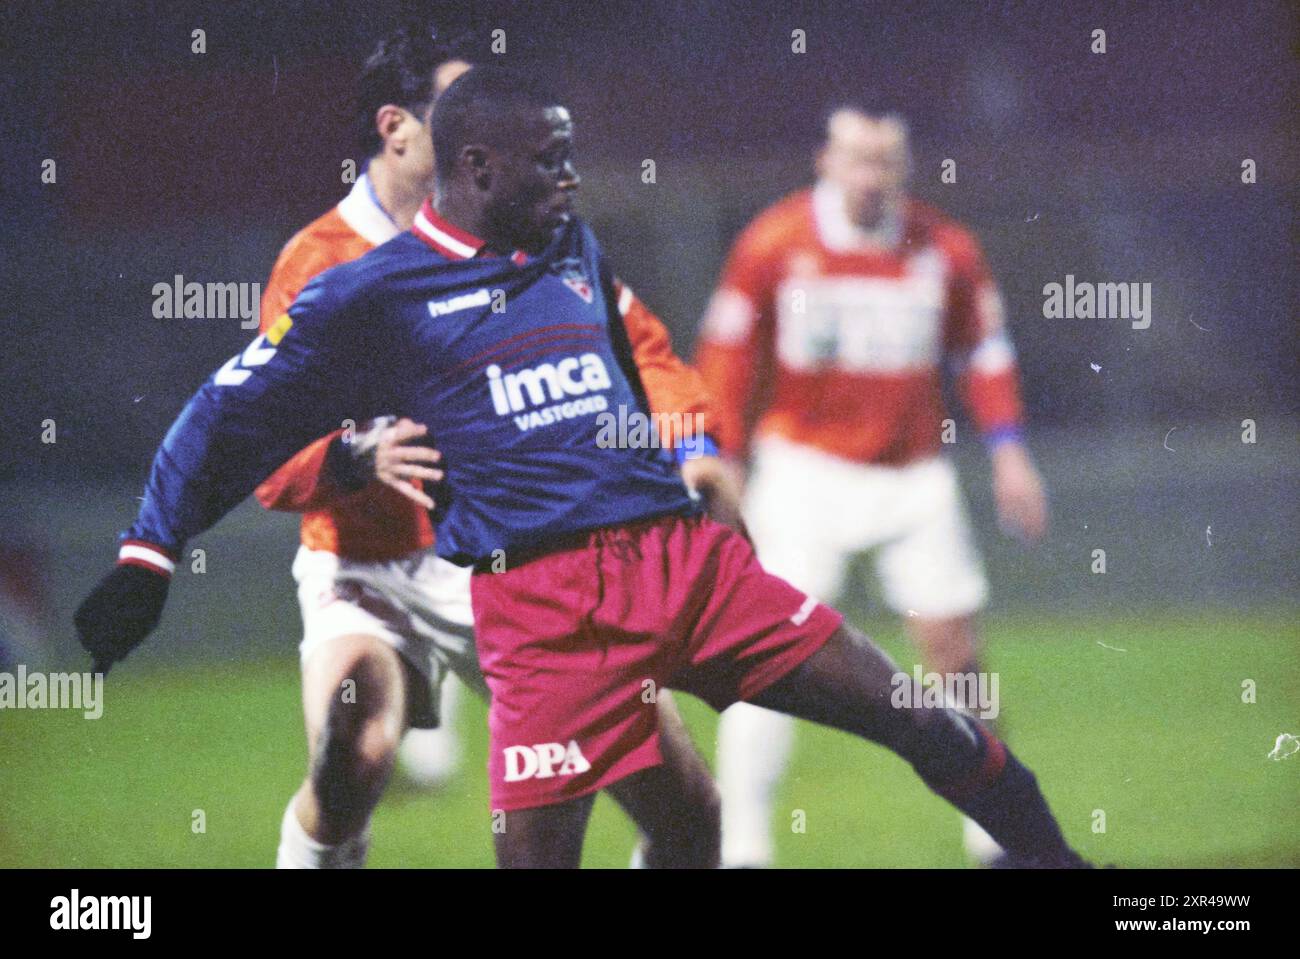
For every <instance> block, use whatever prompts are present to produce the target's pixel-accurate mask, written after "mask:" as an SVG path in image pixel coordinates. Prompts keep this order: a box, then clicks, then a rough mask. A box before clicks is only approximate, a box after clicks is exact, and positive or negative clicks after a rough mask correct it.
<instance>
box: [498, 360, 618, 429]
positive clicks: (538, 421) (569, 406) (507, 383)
mask: <svg viewBox="0 0 1300 959" xmlns="http://www.w3.org/2000/svg"><path fill="white" fill-rule="evenodd" d="M485 372H486V373H487V379H488V391H489V392H490V393H491V394H492V408H493V409H495V410H496V412H497V415H498V416H509V415H510V414H512V413H514V414H519V415H516V416H515V417H514V420H515V425H516V426H518V427H519V429H520V431H521V432H522V431H524V430H530V429H533V428H534V427H538V426H550V425H551V424H552V423H556V422H559V421H560V420H568V419H573V418H574V417H577V416H587V415H589V414H591V413H599V412H601V411H602V410H605V409H607V408H608V407H609V401H608V400H607V399H606V398H605V397H603V396H587V395H586V394H588V393H592V392H595V391H598V390H607V389H609V388H610V386H611V385H612V384H611V383H610V380H609V371H608V370H606V369H605V363H604V361H603V360H602V359H601V358H600V357H599V356H597V355H596V354H595V353H583V354H582V355H581V356H576V357H575V356H566V357H565V358H564V359H562V360H560V361H559V362H558V363H542V364H541V365H540V366H534V367H532V368H531V369H522V370H516V371H515V372H513V373H503V372H502V371H501V367H499V366H497V364H495V363H493V364H492V365H491V366H489V367H488V368H487V370H486V371H485ZM574 396H581V397H585V398H584V399H579V400H570V399H568V398H569V397H574ZM557 400H558V401H560V402H556V401H557ZM548 401H549V402H550V403H552V404H553V405H550V406H542V404H544V403H547V402H548ZM529 406H534V407H539V406H541V407H542V408H541V409H534V410H531V411H528V412H525V410H527V408H528V407H529Z"/></svg>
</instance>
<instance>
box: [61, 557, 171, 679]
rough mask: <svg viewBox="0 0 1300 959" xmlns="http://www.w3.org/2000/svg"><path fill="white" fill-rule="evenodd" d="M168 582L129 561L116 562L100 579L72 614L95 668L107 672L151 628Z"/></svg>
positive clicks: (166, 578)
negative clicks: (113, 567) (109, 571)
mask: <svg viewBox="0 0 1300 959" xmlns="http://www.w3.org/2000/svg"><path fill="white" fill-rule="evenodd" d="M170 583H171V580H170V578H169V577H167V576H166V575H164V574H163V573H162V572H153V571H152V570H151V569H146V568H145V567H143V566H136V565H133V564H129V563H123V564H120V565H118V566H117V567H116V568H115V569H114V570H113V571H112V572H111V573H109V574H108V575H107V576H105V577H104V578H103V579H102V580H100V583H99V585H98V586H96V587H95V589H94V590H93V591H92V592H91V594H90V595H89V596H87V597H86V599H85V601H84V602H82V604H81V605H80V606H78V607H77V613H76V616H74V617H73V621H74V622H75V623H76V624H77V636H78V638H79V639H80V640H81V645H82V646H84V647H85V648H86V651H87V652H89V653H90V655H91V657H92V659H93V663H94V665H93V667H92V670H93V671H94V672H97V673H99V672H103V673H107V672H108V669H109V667H110V666H112V665H113V664H114V663H115V662H117V661H118V660H119V659H124V658H125V657H126V655H127V653H129V652H131V650H133V649H135V648H136V647H137V646H139V645H140V643H141V642H142V641H143V640H144V638H145V637H146V636H148V635H149V634H150V633H151V632H153V629H154V627H155V626H157V625H158V620H159V618H160V617H161V616H162V611H163V604H164V603H166V602H167V587H168V586H169V585H170Z"/></svg>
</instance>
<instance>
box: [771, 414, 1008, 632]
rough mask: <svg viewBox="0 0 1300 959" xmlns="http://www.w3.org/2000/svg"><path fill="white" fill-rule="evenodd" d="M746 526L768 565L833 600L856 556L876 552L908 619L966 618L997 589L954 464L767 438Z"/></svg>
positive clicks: (886, 583)
mask: <svg viewBox="0 0 1300 959" xmlns="http://www.w3.org/2000/svg"><path fill="white" fill-rule="evenodd" d="M745 522H746V525H747V526H748V527H749V531H750V534H751V536H752V537H753V540H754V546H755V548H756V549H757V551H758V557H759V560H760V561H761V562H762V564H763V567H764V568H765V569H767V570H769V571H771V572H773V573H775V574H776V575H778V576H780V577H782V578H783V579H785V580H788V581H789V582H790V583H791V584H792V585H794V586H796V587H798V588H799V589H802V590H803V591H804V592H806V593H808V594H809V595H812V596H816V597H817V598H819V599H822V600H826V601H833V600H834V599H835V598H836V597H837V596H838V595H839V593H840V591H841V589H843V587H844V574H845V571H846V570H847V568H848V566H849V563H850V561H851V560H852V559H853V557H854V555H855V554H857V553H861V552H863V551H866V550H874V551H875V553H876V555H875V562H876V573H877V575H878V576H879V577H880V583H881V587H882V589H883V591H884V595H885V601H886V602H887V603H888V604H889V605H890V607H892V608H893V609H894V610H895V611H896V612H898V613H900V614H902V615H913V616H919V617H923V618H927V619H945V618H948V617H953V616H965V615H968V614H970V613H973V612H975V611H976V610H978V609H979V608H980V607H981V606H983V605H984V602H985V600H986V599H987V596H988V584H987V582H986V580H985V578H984V570H983V566H982V564H981V563H980V558H979V553H978V552H977V551H976V549H975V544H974V541H973V539H972V537H971V531H970V525H969V523H968V522H967V520H966V510H965V507H964V506H963V503H962V495H961V489H960V487H959V486H958V485H957V471H956V469H955V468H954V467H953V465H952V463H951V462H949V461H948V460H947V459H946V458H944V457H940V456H936V457H933V458H931V459H926V460H921V461H919V462H916V463H909V464H907V465H906V466H876V465H870V464H862V463H854V462H851V461H849V460H845V459H841V458H840V457H838V456H833V455H831V454H830V453H824V452H822V451H821V450H817V449H813V448H812V447H808V446H803V445H801V444H797V443H792V442H790V441H789V440H786V439H782V438H779V437H773V436H768V437H763V438H760V439H759V440H758V441H757V443H756V445H755V450H754V469H753V473H752V475H751V478H750V482H749V489H748V492H747V494H746V498H745Z"/></svg>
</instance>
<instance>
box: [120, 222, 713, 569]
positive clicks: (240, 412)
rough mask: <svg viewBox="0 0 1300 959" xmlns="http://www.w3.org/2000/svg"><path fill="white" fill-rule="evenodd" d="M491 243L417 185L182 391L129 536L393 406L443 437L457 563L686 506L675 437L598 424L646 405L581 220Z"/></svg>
mask: <svg viewBox="0 0 1300 959" xmlns="http://www.w3.org/2000/svg"><path fill="white" fill-rule="evenodd" d="M484 253H485V251H484V250H483V249H482V243H481V241H477V240H475V239H474V238H473V237H470V236H468V235H467V234H464V233H463V232H461V231H458V230H456V229H455V228H454V227H452V226H451V225H450V224H447V223H446V222H445V221H441V220H440V219H438V218H437V216H436V214H434V213H433V211H432V209H431V207H430V206H429V205H427V204H426V207H425V209H424V211H422V213H421V215H420V217H418V218H417V221H416V228H415V229H414V230H413V231H411V232H409V233H403V234H401V235H399V236H398V237H396V238H395V239H393V240H391V241H389V242H388V243H385V244H383V245H382V246H379V247H376V248H375V249H374V250H372V251H371V252H370V253H368V254H366V255H365V256H363V257H361V258H360V259H357V260H354V261H352V262H350V263H345V264H343V265H341V266H337V267H335V268H333V269H331V270H328V271H326V272H325V273H323V274H321V275H320V276H319V277H317V278H316V279H315V280H313V281H312V282H311V283H310V284H308V286H307V287H306V288H305V289H304V290H303V291H302V293H301V295H299V297H298V299H297V300H295V301H294V303H293V305H292V306H290V308H289V311H288V313H287V314H286V315H285V316H283V317H280V318H279V320H278V321H277V322H276V323H275V324H274V325H273V326H272V327H271V328H269V329H268V330H267V332H266V333H265V334H263V335H262V336H259V337H257V339H255V340H254V341H253V342H252V343H251V344H250V345H249V346H248V348H247V349H245V350H244V351H243V353H241V354H240V355H239V356H236V357H234V358H233V359H231V360H230V361H229V362H228V363H226V364H225V365H224V366H222V367H221V369H219V370H218V371H217V372H216V373H215V374H214V375H213V376H212V377H211V378H210V379H209V380H208V381H207V382H206V383H205V384H204V385H203V387H202V388H201V389H200V390H199V391H198V393H197V394H195V396H194V397H193V398H192V399H191V400H190V402H189V403H188V404H187V405H186V407H185V409H184V410H183V411H182V413H181V415H180V417H179V418H178V419H177V420H176V422H175V423H174V424H173V425H172V427H171V429H170V430H169V431H168V433H167V436H166V438H165V439H164V441H163V444H162V447H161V448H160V449H159V451H158V454H157V455H156V457H155V459H154V463H153V468H152V470H151V472H150V476H149V480H148V484H147V487H146V489H145V496H144V503H143V506H142V507H141V510H140V514H139V517H138V519H137V521H136V523H135V525H134V526H132V527H131V529H130V530H128V531H127V532H126V533H125V534H124V535H125V537H126V538H130V539H140V540H146V541H148V542H152V543H157V544H158V545H160V546H163V547H167V548H169V549H172V550H179V549H180V547H181V546H182V545H183V544H184V543H185V541H186V540H188V539H189V538H191V537H193V536H194V535H196V534H198V533H200V532H202V531H203V530H204V529H207V528H208V527H209V526H211V525H212V524H213V523H215V522H216V521H217V520H218V519H220V518H221V516H222V515H224V514H225V513H226V512H227V511H228V510H229V509H231V508H232V507H234V506H235V505H236V504H237V503H239V501H240V500H242V499H243V498H244V497H246V496H247V495H248V494H249V493H251V492H252V491H253V489H255V488H256V486H257V484H258V483H260V482H261V481H262V480H263V479H265V478H266V477H267V476H268V475H270V474H271V473H272V472H273V471H274V470H275V469H277V468H278V467H279V466H280V465H281V464H282V463H284V462H285V461H286V460H287V459H288V458H289V457H290V456H292V455H293V454H294V453H296V452H297V451H298V450H299V449H301V448H302V447H303V446H305V445H306V444H307V443H309V442H311V441H312V440H314V439H316V438H317V437H319V436H322V435H324V434H326V433H328V432H330V431H332V430H335V429H338V428H339V427H340V426H341V425H343V424H344V422H345V421H346V420H348V419H351V420H353V421H356V422H361V421H362V420H364V419H369V418H371V417H373V416H379V415H384V414H392V415H396V416H408V417H410V418H411V419H413V420H415V421H416V422H418V423H423V424H425V425H427V426H428V427H429V432H430V435H431V437H432V440H433V443H434V445H435V446H436V447H437V448H438V449H439V450H441V451H442V453H443V463H442V464H441V465H442V467H443V469H444V470H445V472H446V480H445V483H444V485H445V489H443V490H440V491H439V499H440V500H442V501H443V504H442V505H440V509H439V514H438V516H439V518H438V522H437V524H436V530H437V547H436V548H437V551H438V553H439V555H441V556H443V557H445V558H447V559H449V560H451V561H452V562H455V563H459V564H461V565H468V564H471V563H475V562H489V561H491V560H492V559H493V558H495V557H498V556H500V555H502V554H501V553H498V551H504V556H505V557H506V559H507V560H509V559H510V557H511V556H512V555H515V556H517V555H519V554H520V553H522V552H533V551H537V550H545V549H546V548H547V546H548V544H550V543H555V542H557V541H559V540H560V539H562V538H563V537H566V536H568V535H570V534H573V533H577V532H580V531H583V530H589V529H595V528H598V527H602V526H612V525H618V524H622V523H628V522H632V521H635V520H638V519H645V518H648V517H652V516H660V515H666V514H671V513H679V514H688V513H691V512H694V511H695V510H696V509H697V508H698V507H697V505H696V503H695V501H694V500H693V499H692V497H691V496H690V494H689V493H688V491H687V490H686V488H685V486H684V485H683V483H682V481H681V478H680V476H679V474H678V471H677V468H676V464H675V460H674V457H673V456H672V454H671V453H666V452H665V451H663V450H661V449H656V448H653V447H641V448H627V447H626V446H619V445H618V444H617V443H611V442H609V439H610V437H611V434H612V432H613V431H612V430H610V429H609V428H608V421H609V417H614V418H617V417H618V416H619V414H620V407H622V408H623V409H624V411H625V413H624V415H626V414H630V413H639V414H642V415H645V414H646V413H647V412H648V410H647V409H646V404H645V396H644V391H643V390H642V389H641V386H640V380H639V377H638V376H637V373H636V368H635V365H634V364H633V363H632V360H631V351H630V348H628V347H627V335H626V331H625V330H623V328H622V324H621V320H620V319H619V315H618V312H617V310H615V309H613V304H612V303H610V302H609V297H611V296H612V295H613V294H612V287H611V284H610V283H609V282H608V280H607V278H608V276H609V273H608V271H607V270H606V268H605V266H604V263H603V261H602V256H601V252H600V248H599V246H598V245H597V243H596V239H595V236H594V235H593V234H592V232H591V230H590V229H589V228H588V227H587V226H586V225H585V224H583V223H582V222H581V221H580V220H578V219H576V218H575V219H573V220H571V221H570V222H569V223H567V224H566V225H565V226H563V227H562V228H560V229H559V230H558V231H557V232H556V234H555V235H554V237H553V238H552V240H551V242H550V243H549V244H548V246H547V248H546V249H545V250H544V251H543V252H542V253H540V254H539V255H537V256H526V255H524V254H523V253H519V252H517V253H515V254H514V255H513V256H493V255H484ZM611 318H612V319H611Z"/></svg>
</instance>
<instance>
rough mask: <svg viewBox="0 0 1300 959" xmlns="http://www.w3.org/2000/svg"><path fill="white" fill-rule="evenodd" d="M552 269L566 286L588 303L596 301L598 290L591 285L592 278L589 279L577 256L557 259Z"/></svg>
mask: <svg viewBox="0 0 1300 959" xmlns="http://www.w3.org/2000/svg"><path fill="white" fill-rule="evenodd" d="M551 270H552V272H554V273H555V275H556V276H558V277H559V278H560V279H561V280H563V281H564V285H565V286H567V287H568V288H569V289H571V290H572V291H573V292H574V293H577V294H578V296H580V297H582V298H583V300H585V301H586V302H587V303H594V302H595V301H596V291H595V289H594V288H593V287H592V285H591V280H589V279H587V274H586V273H584V272H583V271H582V261H581V260H580V259H578V258H577V257H576V256H570V257H566V258H565V259H563V260H557V261H556V262H555V264H554V265H553V266H552V267H551Z"/></svg>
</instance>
